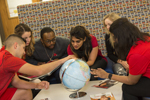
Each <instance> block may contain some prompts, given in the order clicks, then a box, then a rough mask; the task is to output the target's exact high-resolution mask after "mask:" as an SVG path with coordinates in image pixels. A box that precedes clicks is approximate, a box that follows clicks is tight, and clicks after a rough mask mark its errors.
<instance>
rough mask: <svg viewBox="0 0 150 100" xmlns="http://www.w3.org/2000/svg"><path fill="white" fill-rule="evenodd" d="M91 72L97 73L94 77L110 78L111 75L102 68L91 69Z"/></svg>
mask: <svg viewBox="0 0 150 100" xmlns="http://www.w3.org/2000/svg"><path fill="white" fill-rule="evenodd" d="M90 73H91V74H93V75H95V76H94V77H100V78H108V75H109V73H107V72H106V71H105V70H103V69H101V68H97V69H91V72H90Z"/></svg>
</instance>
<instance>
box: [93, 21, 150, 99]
mask: <svg viewBox="0 0 150 100" xmlns="http://www.w3.org/2000/svg"><path fill="white" fill-rule="evenodd" d="M109 31H110V32H111V34H112V35H113V38H114V47H115V51H116V52H117V54H118V57H119V58H120V59H121V60H127V63H128V65H129V75H128V76H119V75H115V74H110V73H107V72H106V71H104V70H103V69H100V68H99V69H97V70H95V69H92V71H91V74H93V75H96V76H95V77H101V78H109V79H113V80H117V81H120V82H122V83H124V84H123V86H122V90H123V100H142V98H143V97H150V36H149V34H148V33H142V32H140V30H139V29H138V28H137V27H136V26H135V25H134V24H132V23H131V22H129V21H128V19H127V18H119V19H117V20H116V21H114V22H113V23H112V25H111V26H110V30H109Z"/></svg>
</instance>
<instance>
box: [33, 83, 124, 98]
mask: <svg viewBox="0 0 150 100" xmlns="http://www.w3.org/2000/svg"><path fill="white" fill-rule="evenodd" d="M99 81H100V80H97V81H90V82H89V83H88V84H87V85H85V86H84V87H83V88H82V89H81V90H80V91H79V92H81V91H83V92H86V93H87V95H85V96H84V97H81V98H79V100H91V99H90V95H93V94H99V93H105V92H112V93H113V95H114V97H115V99H116V100H122V89H121V87H122V83H120V82H118V83H117V84H115V85H114V86H112V87H110V88H108V89H103V88H96V87H92V86H93V85H96V84H98V83H99ZM72 93H73V92H70V91H68V90H66V89H65V88H64V87H63V85H62V84H51V85H50V87H49V89H48V90H44V89H43V90H41V91H40V92H39V93H38V94H37V96H36V97H35V98H34V99H33V100H46V99H45V98H48V100H72V99H71V98H69V95H70V94H72Z"/></svg>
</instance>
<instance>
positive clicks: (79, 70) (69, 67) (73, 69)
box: [59, 59, 91, 90]
mask: <svg viewBox="0 0 150 100" xmlns="http://www.w3.org/2000/svg"><path fill="white" fill-rule="evenodd" d="M59 75H60V79H61V81H62V83H63V85H64V86H66V87H67V88H69V89H74V90H78V89H81V88H82V87H83V86H84V85H85V84H86V83H88V81H89V80H90V77H91V74H90V68H89V66H88V65H87V63H86V62H85V61H83V60H81V59H76V60H75V59H70V60H68V61H66V62H65V63H64V64H63V65H62V67H61V69H60V73H59ZM62 75H63V76H62Z"/></svg>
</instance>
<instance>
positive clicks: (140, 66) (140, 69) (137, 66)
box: [127, 54, 150, 75]
mask: <svg viewBox="0 0 150 100" xmlns="http://www.w3.org/2000/svg"><path fill="white" fill-rule="evenodd" d="M127 61H128V64H129V73H130V74H131V75H140V74H144V73H145V72H146V70H147V68H148V66H149V64H150V63H149V59H147V58H146V57H144V56H142V55H139V54H134V55H130V56H129V57H128V59H127Z"/></svg>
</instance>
